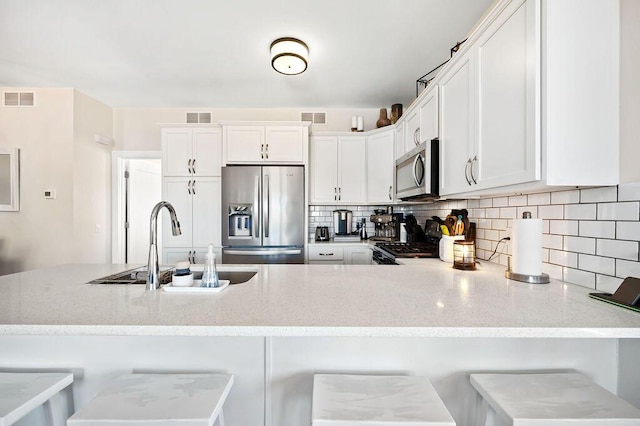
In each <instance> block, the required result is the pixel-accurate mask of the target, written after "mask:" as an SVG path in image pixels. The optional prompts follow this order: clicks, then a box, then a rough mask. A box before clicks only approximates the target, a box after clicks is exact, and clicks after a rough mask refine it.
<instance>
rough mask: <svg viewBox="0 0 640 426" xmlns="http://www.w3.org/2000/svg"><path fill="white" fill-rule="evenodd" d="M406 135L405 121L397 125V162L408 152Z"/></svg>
mask: <svg viewBox="0 0 640 426" xmlns="http://www.w3.org/2000/svg"><path fill="white" fill-rule="evenodd" d="M404 133H405V132H404V120H403V121H400V122H398V123H397V124H396V141H395V147H396V154H395V159H396V160H397V159H398V158H400V157H402V156H403V155H404V154H405V152H407V148H406V146H405V142H404Z"/></svg>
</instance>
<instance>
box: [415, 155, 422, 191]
mask: <svg viewBox="0 0 640 426" xmlns="http://www.w3.org/2000/svg"><path fill="white" fill-rule="evenodd" d="M418 162H421V163H422V169H423V170H424V160H423V159H422V155H420V154H418V155H416V158H415V159H414V160H413V181H414V182H415V183H416V186H420V185H421V183H420V180H419V179H418V174H417V170H416V169H417V167H416V166H417V165H418ZM423 179H424V176H423Z"/></svg>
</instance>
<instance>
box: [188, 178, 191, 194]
mask: <svg viewBox="0 0 640 426" xmlns="http://www.w3.org/2000/svg"><path fill="white" fill-rule="evenodd" d="M187 193H189V195H191V179H189V182H188V183H187Z"/></svg>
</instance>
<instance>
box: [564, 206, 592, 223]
mask: <svg viewBox="0 0 640 426" xmlns="http://www.w3.org/2000/svg"><path fill="white" fill-rule="evenodd" d="M564 218H565V219H584V220H595V219H596V205H595V204H568V205H566V206H564Z"/></svg>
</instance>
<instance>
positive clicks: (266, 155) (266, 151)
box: [264, 144, 269, 160]
mask: <svg viewBox="0 0 640 426" xmlns="http://www.w3.org/2000/svg"><path fill="white" fill-rule="evenodd" d="M264 155H265V157H266V159H267V160H268V159H269V144H267V145H266V149H265V150H264Z"/></svg>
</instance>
